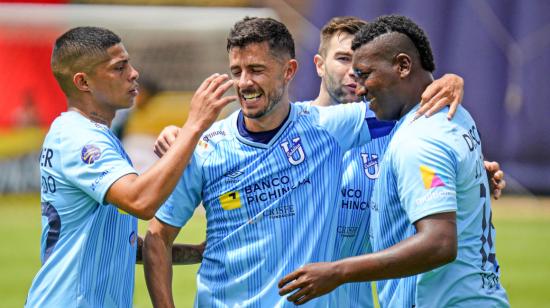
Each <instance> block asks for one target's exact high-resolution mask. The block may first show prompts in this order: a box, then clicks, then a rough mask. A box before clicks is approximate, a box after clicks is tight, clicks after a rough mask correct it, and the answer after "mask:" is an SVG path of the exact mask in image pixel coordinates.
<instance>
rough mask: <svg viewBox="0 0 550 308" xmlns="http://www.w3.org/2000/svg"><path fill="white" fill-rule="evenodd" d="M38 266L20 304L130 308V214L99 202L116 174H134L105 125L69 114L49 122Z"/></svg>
mask: <svg viewBox="0 0 550 308" xmlns="http://www.w3.org/2000/svg"><path fill="white" fill-rule="evenodd" d="M40 173H41V180H42V192H41V202H42V242H41V261H42V267H41V268H40V271H39V272H38V274H37V275H36V276H35V278H34V280H33V282H32V285H31V288H30V290H29V295H28V297H27V302H26V305H25V306H27V307H131V306H132V299H133V290H134V269H135V263H136V242H137V219H136V218H135V217H133V216H131V215H128V214H125V213H123V212H121V211H119V210H118V209H117V208H116V207H115V206H113V205H110V204H104V199H105V195H106V193H107V190H108V189H109V187H110V186H111V184H113V183H114V182H115V181H116V180H117V179H119V178H120V177H122V176H124V175H126V174H129V173H136V171H135V170H134V168H133V167H132V165H131V162H130V159H129V158H128V156H127V155H126V153H125V152H124V150H123V148H122V145H121V144H120V141H119V140H118V139H117V138H116V137H115V136H114V135H113V134H112V133H111V131H110V130H109V128H108V127H107V126H105V125H102V124H99V123H95V122H92V121H91V120H89V119H87V118H85V117H84V116H82V115H81V114H79V113H77V112H74V111H73V112H65V113H63V114H61V116H59V117H58V118H57V119H56V120H55V121H54V122H53V124H52V126H51V128H50V131H49V132H48V134H47V136H46V139H45V140H44V145H43V148H42V153H41V157H40Z"/></svg>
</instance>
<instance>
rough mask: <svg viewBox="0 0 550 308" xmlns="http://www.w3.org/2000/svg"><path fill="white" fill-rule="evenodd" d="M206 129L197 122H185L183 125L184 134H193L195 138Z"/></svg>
mask: <svg viewBox="0 0 550 308" xmlns="http://www.w3.org/2000/svg"><path fill="white" fill-rule="evenodd" d="M205 130H206V129H204V128H202V127H201V126H200V125H198V124H196V123H189V121H188V122H185V124H184V125H183V126H182V127H181V132H182V133H183V134H186V135H188V136H192V137H195V138H197V139H198V138H199V137H200V136H201V135H202V134H203V133H204V131H205Z"/></svg>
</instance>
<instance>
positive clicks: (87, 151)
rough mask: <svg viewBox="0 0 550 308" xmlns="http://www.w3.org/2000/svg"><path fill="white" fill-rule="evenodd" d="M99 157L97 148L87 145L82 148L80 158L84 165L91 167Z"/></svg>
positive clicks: (99, 152) (99, 151) (99, 153)
mask: <svg viewBox="0 0 550 308" xmlns="http://www.w3.org/2000/svg"><path fill="white" fill-rule="evenodd" d="M100 157H101V150H100V149H99V148H98V147H97V146H95V145H93V144H87V145H85V146H84V147H83V148H82V153H81V155H80V158H82V161H83V162H85V163H86V164H88V165H91V164H93V163H94V162H95V161H96V160H98V159H99V158H100Z"/></svg>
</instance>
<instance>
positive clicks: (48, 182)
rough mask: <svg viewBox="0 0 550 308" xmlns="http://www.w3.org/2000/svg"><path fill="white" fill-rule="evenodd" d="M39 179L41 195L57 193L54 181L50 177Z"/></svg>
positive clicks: (45, 176) (44, 176)
mask: <svg viewBox="0 0 550 308" xmlns="http://www.w3.org/2000/svg"><path fill="white" fill-rule="evenodd" d="M40 178H41V186H42V193H43V194H47V193H52V194H53V193H54V192H56V191H57V186H56V183H55V179H54V178H53V177H52V176H51V175H43V176H41V177H40Z"/></svg>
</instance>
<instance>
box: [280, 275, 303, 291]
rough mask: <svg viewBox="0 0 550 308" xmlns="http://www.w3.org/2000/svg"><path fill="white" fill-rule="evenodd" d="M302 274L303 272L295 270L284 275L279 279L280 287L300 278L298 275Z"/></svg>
mask: <svg viewBox="0 0 550 308" xmlns="http://www.w3.org/2000/svg"><path fill="white" fill-rule="evenodd" d="M300 275H301V274H300V272H299V271H294V272H292V273H290V274H288V275H286V276H285V277H283V279H281V280H279V284H278V286H279V289H281V288H282V287H283V286H284V285H286V284H287V283H289V282H291V281H294V280H296V279H298V277H300Z"/></svg>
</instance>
